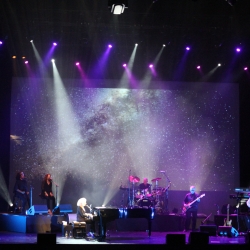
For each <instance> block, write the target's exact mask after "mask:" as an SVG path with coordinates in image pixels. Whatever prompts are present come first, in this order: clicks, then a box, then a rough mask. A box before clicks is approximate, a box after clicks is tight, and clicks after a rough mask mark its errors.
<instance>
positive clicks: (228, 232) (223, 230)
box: [218, 226, 239, 237]
mask: <svg viewBox="0 0 250 250" xmlns="http://www.w3.org/2000/svg"><path fill="white" fill-rule="evenodd" d="M218 235H219V236H227V237H237V236H238V235H239V233H238V231H237V230H236V229H235V228H234V227H231V226H219V227H218Z"/></svg>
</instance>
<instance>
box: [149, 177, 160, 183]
mask: <svg viewBox="0 0 250 250" xmlns="http://www.w3.org/2000/svg"><path fill="white" fill-rule="evenodd" d="M159 180H161V178H160V177H157V178H155V179H153V180H151V181H152V182H155V181H159Z"/></svg>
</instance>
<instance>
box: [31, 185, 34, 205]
mask: <svg viewBox="0 0 250 250" xmlns="http://www.w3.org/2000/svg"><path fill="white" fill-rule="evenodd" d="M33 189H34V188H33V187H32V186H31V185H30V207H32V190H33Z"/></svg>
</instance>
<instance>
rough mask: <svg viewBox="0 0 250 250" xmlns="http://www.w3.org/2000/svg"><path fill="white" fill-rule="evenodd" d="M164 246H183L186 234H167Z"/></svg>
mask: <svg viewBox="0 0 250 250" xmlns="http://www.w3.org/2000/svg"><path fill="white" fill-rule="evenodd" d="M166 244H167V245H171V246H184V245H185V244H186V234H167V235H166Z"/></svg>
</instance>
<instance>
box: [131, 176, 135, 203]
mask: <svg viewBox="0 0 250 250" xmlns="http://www.w3.org/2000/svg"><path fill="white" fill-rule="evenodd" d="M134 205H135V181H134V180H133V194H132V206H134Z"/></svg>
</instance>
